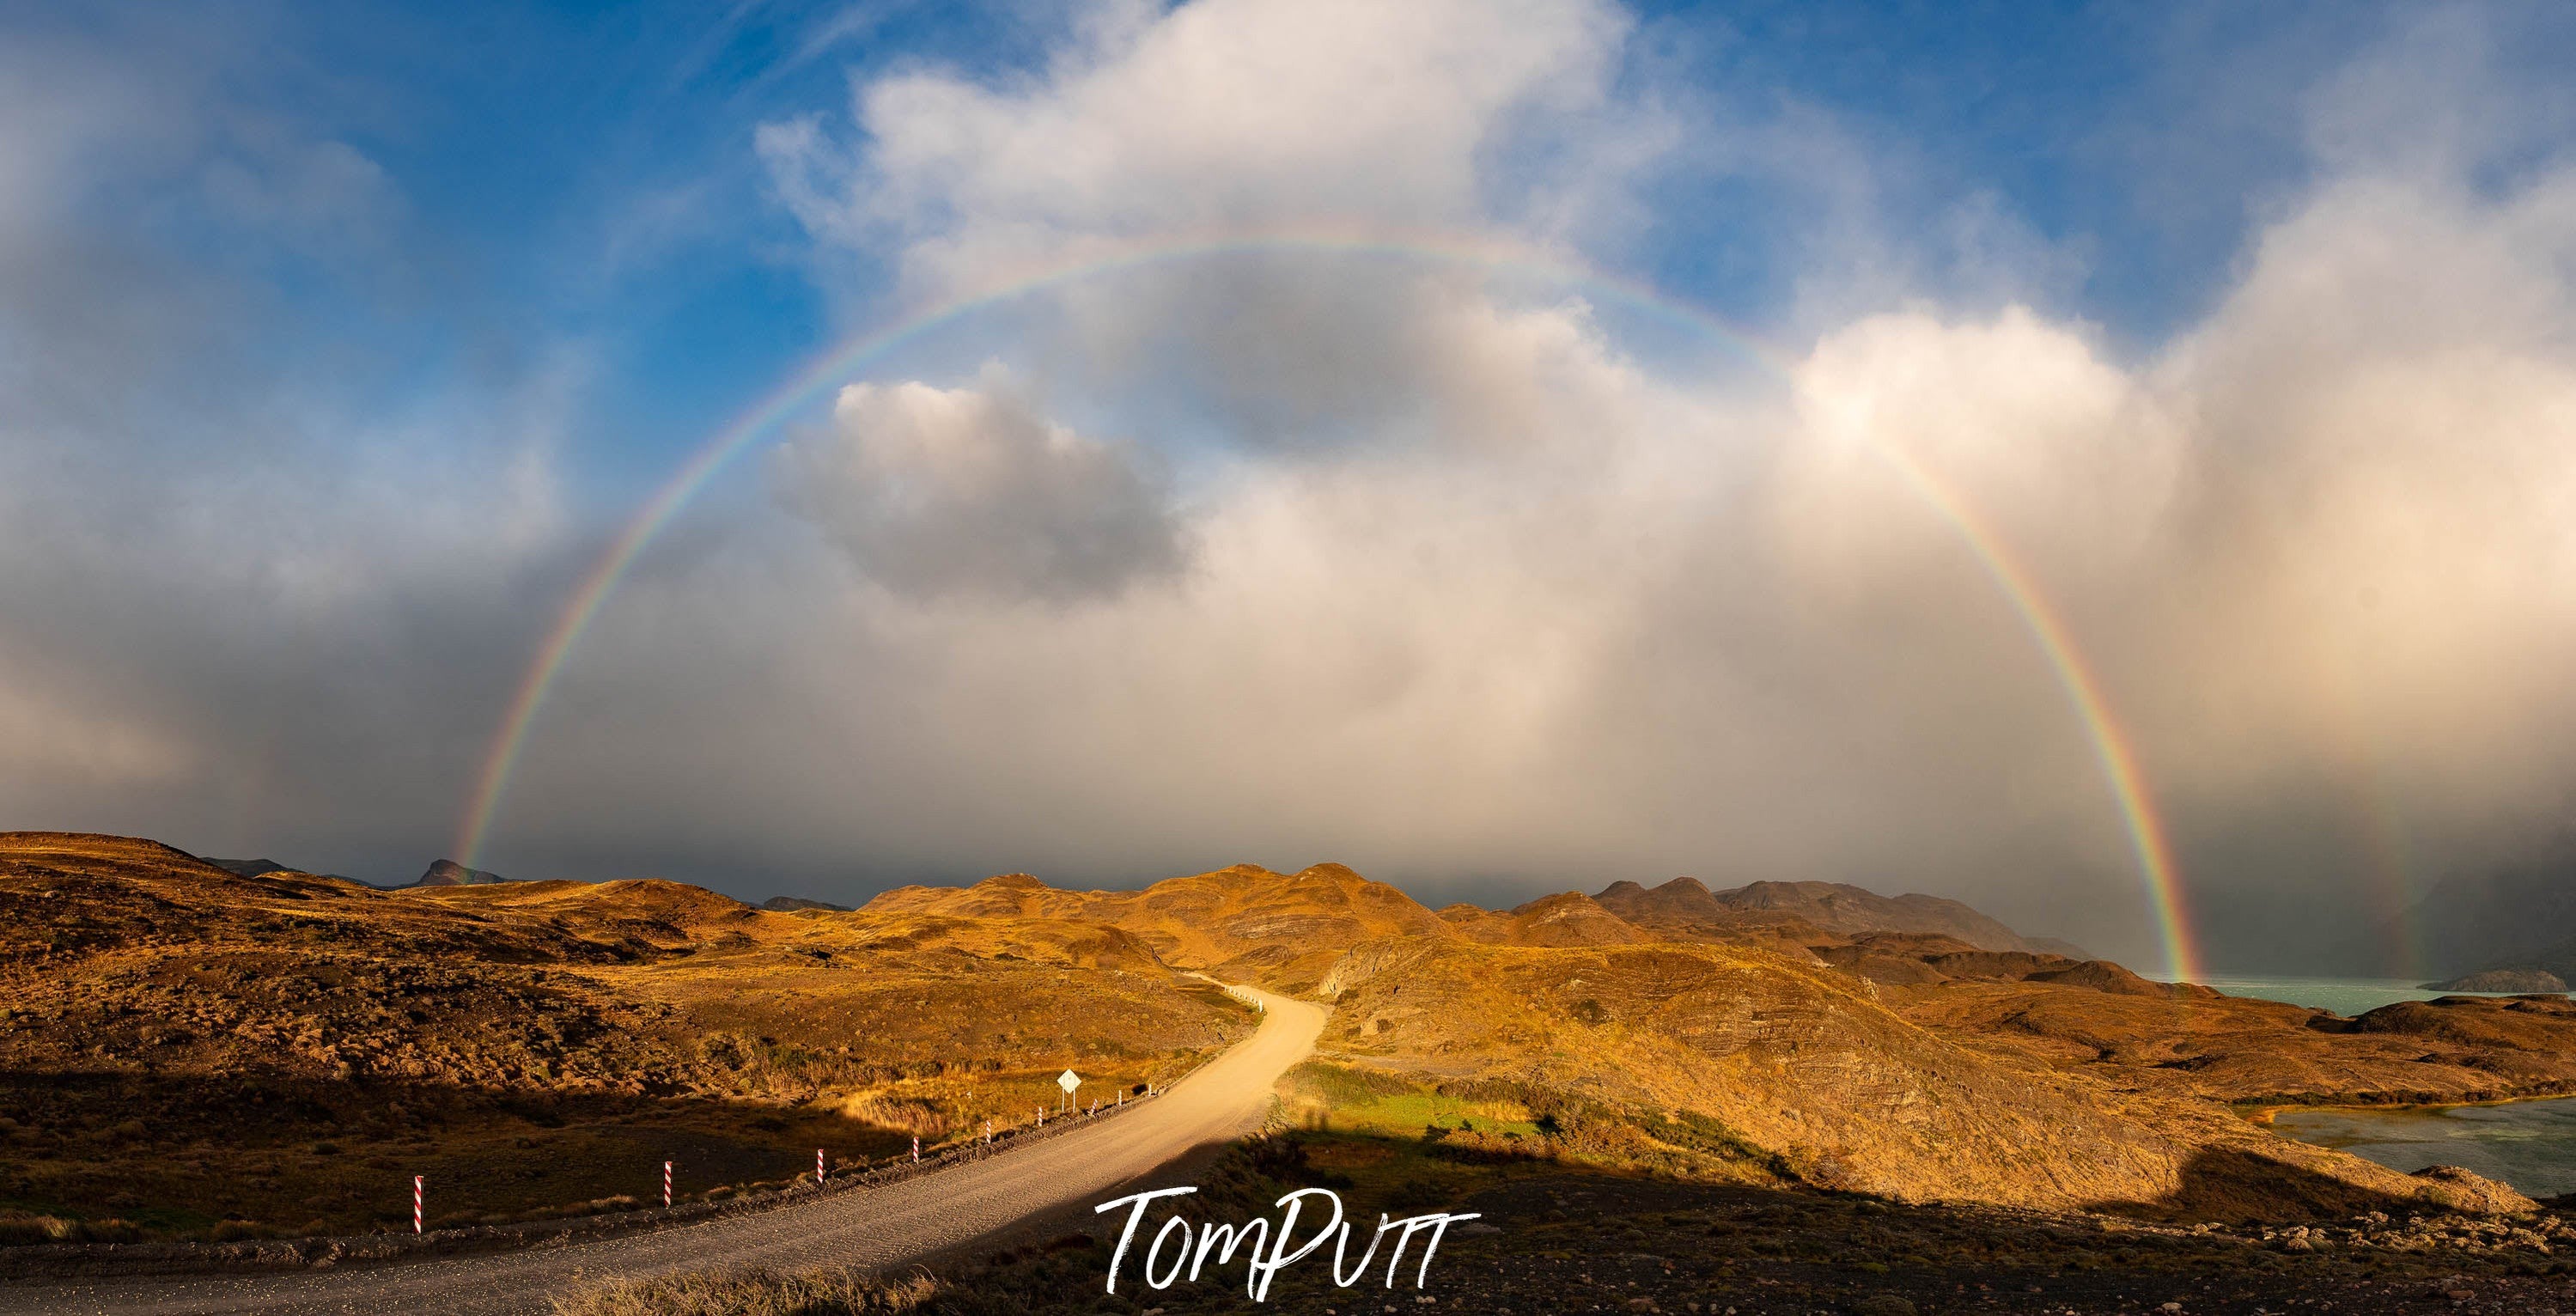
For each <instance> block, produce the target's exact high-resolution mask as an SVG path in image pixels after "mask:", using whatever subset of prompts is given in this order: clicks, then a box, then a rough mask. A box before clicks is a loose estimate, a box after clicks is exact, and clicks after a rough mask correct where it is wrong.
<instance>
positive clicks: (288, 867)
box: [206, 859, 300, 877]
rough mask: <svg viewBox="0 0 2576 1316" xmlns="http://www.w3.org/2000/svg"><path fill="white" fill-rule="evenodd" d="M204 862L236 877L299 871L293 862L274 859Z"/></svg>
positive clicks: (210, 860)
mask: <svg viewBox="0 0 2576 1316" xmlns="http://www.w3.org/2000/svg"><path fill="white" fill-rule="evenodd" d="M206 862H207V863H210V864H213V865H214V866H215V867H217V868H220V869H222V870H224V871H225V872H227V873H231V874H233V875H234V876H236V877H257V876H259V875H260V874H262V873H293V872H298V871H300V870H299V869H297V868H296V867H295V866H294V865H293V864H281V863H279V862H277V861H276V860H274V859H209V860H207V861H206Z"/></svg>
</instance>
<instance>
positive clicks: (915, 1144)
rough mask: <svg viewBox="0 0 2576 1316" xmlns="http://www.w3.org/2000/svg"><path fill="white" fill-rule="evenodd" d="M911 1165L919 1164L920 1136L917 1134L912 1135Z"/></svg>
mask: <svg viewBox="0 0 2576 1316" xmlns="http://www.w3.org/2000/svg"><path fill="white" fill-rule="evenodd" d="M912 1163H913V1164H915V1165H919V1164H921V1135H920V1134H918V1133H916V1134H914V1135H912Z"/></svg>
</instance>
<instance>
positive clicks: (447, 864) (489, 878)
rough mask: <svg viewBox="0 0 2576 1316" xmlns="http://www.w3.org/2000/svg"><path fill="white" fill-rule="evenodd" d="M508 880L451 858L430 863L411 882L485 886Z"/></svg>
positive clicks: (431, 884) (414, 884) (437, 884)
mask: <svg viewBox="0 0 2576 1316" xmlns="http://www.w3.org/2000/svg"><path fill="white" fill-rule="evenodd" d="M509 880H510V879H508V878H506V877H503V876H501V875H500V874H499V873H487V872H484V871H483V870H482V869H480V868H467V867H466V866H465V865H463V864H460V863H458V862H456V861H455V860H453V859H441V860H438V861H436V862H434V863H432V864H431V865H430V866H429V870H428V871H427V872H424V873H422V874H421V875H420V880H419V881H417V882H414V883H412V885H413V886H487V885H490V884H491V883H494V882H507V881H509Z"/></svg>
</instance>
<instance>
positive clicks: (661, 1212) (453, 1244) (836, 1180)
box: [0, 1048, 1232, 1279]
mask: <svg viewBox="0 0 2576 1316" xmlns="http://www.w3.org/2000/svg"><path fill="white" fill-rule="evenodd" d="M1228 1049H1229V1050H1230V1049H1232V1048H1228ZM1217 1054H1218V1055H1222V1054H1224V1052H1218V1053H1217ZM1215 1059H1216V1057H1215V1056H1208V1057H1205V1058H1203V1059H1201V1060H1200V1061H1199V1062H1198V1063H1197V1064H1194V1065H1191V1066H1190V1067H1189V1068H1188V1069H1186V1070H1183V1071H1182V1072H1181V1074H1180V1076H1179V1077H1178V1078H1175V1079H1173V1080H1172V1081H1171V1082H1169V1083H1164V1084H1161V1085H1159V1086H1153V1087H1150V1088H1149V1089H1148V1090H1147V1092H1146V1093H1145V1095H1143V1096H1141V1097H1138V1098H1136V1099H1135V1100H1133V1101H1128V1102H1125V1103H1123V1104H1120V1105H1114V1106H1104V1107H1102V1108H1101V1109H1100V1110H1099V1112H1098V1113H1096V1114H1094V1113H1089V1112H1085V1113H1081V1114H1071V1115H1065V1116H1062V1117H1059V1118H1057V1119H1054V1120H1050V1121H1048V1122H1046V1123H1045V1124H1038V1123H1034V1122H1032V1123H1028V1124H1016V1125H1012V1126H1010V1127H1008V1128H1004V1129H1000V1130H997V1131H996V1132H995V1133H994V1135H993V1139H992V1141H990V1142H985V1141H983V1140H982V1139H980V1138H977V1139H973V1140H970V1141H968V1142H965V1143H961V1144H954V1145H951V1146H948V1147H945V1148H942V1149H941V1150H939V1151H938V1152H936V1153H934V1154H931V1155H928V1156H924V1157H922V1158H921V1159H920V1160H919V1161H914V1160H911V1159H910V1158H908V1157H903V1158H898V1159H896V1160H894V1161H890V1162H887V1163H883V1164H879V1165H875V1166H871V1167H869V1168H867V1169H863V1170H858V1171H856V1172H853V1173H849V1174H844V1175H839V1176H835V1177H832V1178H829V1179H826V1180H824V1181H823V1182H821V1183H819V1184H818V1183H815V1182H813V1181H811V1180H808V1179H805V1178H804V1177H803V1176H802V1175H799V1176H798V1181H797V1182H796V1183H794V1184H792V1185H789V1186H788V1187H785V1188H774V1189H768V1190H765V1191H760V1192H749V1193H741V1194H738V1195H735V1196H732V1197H727V1198H723V1199H719V1200H715V1201H696V1202H682V1203H678V1204H675V1205H672V1206H655V1207H645V1208H642V1209H639V1210H633V1211H615V1212H603V1213H600V1214H597V1215H578V1216H564V1217H562V1218H559V1219H554V1220H530V1221H523V1222H519V1223H516V1224H506V1225H468V1226H464V1227H460V1228H450V1229H433V1230H429V1231H428V1232H426V1233H420V1234H412V1233H378V1234H352V1235H341V1236H336V1237H315V1238H271V1239H244V1240H240V1241H236V1242H230V1243H200V1242H194V1241H175V1240H174V1241H167V1242H144V1243H34V1244H22V1245H20V1246H17V1247H9V1248H0V1277H6V1278H12V1279H16V1278H29V1279H33V1278H55V1277H63V1276H81V1275H109V1274H112V1275H156V1274H206V1273H210V1272H222V1273H231V1272H259V1271H286V1270H311V1269H320V1268H325V1267H332V1266H339V1265H344V1264H350V1263H358V1264H367V1263H380V1262H396V1261H405V1260H411V1259H415V1258H428V1257H440V1256H458V1255H465V1254H469V1253H481V1252H506V1251H512V1250H515V1249H519V1248H529V1247H543V1246H549V1245H565V1244H573V1243H581V1242H588V1241H590V1240H592V1239H595V1238H609V1237H614V1236H617V1235H621V1234H629V1233H638V1232H643V1231H647V1230H653V1229H660V1228H663V1227H666V1226H670V1225H678V1224H687V1223H691V1222H695V1221H701V1220H711V1219H720V1218H722V1217H725V1216H734V1215H751V1214H756V1213H758V1212H762V1211H772V1210H778V1209H781V1208H785V1207H790V1206H797V1205H801V1204H805V1203H810V1202H817V1201H821V1200H823V1199H825V1198H830V1197H838V1196H840V1195H842V1194H845V1193H853V1192H864V1191H867V1190H869V1189H875V1188H884V1187H887V1186H889V1185H892V1184H898V1183H903V1182H906V1181H908V1180H912V1179H918V1178H922V1177H924V1176H926V1175H933V1174H938V1173H940V1172H941V1171H944V1170H949V1169H954V1168H956V1167H957V1166H960V1165H967V1164H971V1163H973V1162H976V1161H982V1160H989V1159H991V1158H993V1157H995V1156H999V1155H1001V1154H1003V1153H1004V1152H1007V1151H1010V1150H1012V1149H1014V1148H1018V1147H1024V1146H1030V1145H1033V1144H1035V1143H1039V1142H1044V1141H1046V1140H1048V1139H1050V1138H1060V1137H1063V1136H1065V1135H1067V1134H1070V1133H1074V1132H1076V1131H1078V1130H1081V1129H1085V1128H1090V1127H1093V1126H1095V1125H1097V1124H1099V1123H1100V1122H1101V1121H1103V1120H1108V1119H1115V1118H1117V1117H1118V1116H1120V1115H1123V1114H1125V1113H1127V1112H1128V1111H1131V1110H1142V1109H1144V1108H1146V1107H1147V1106H1150V1105H1151V1104H1153V1101H1154V1099H1155V1098H1158V1097H1160V1096H1162V1095H1163V1094H1165V1093H1167V1092H1169V1091H1170V1090H1171V1089H1172V1087H1173V1086H1174V1085H1175V1084H1179V1083H1182V1082H1186V1081H1188V1079H1189V1077H1190V1075H1192V1074H1195V1073H1197V1072H1199V1070H1201V1069H1204V1068H1206V1067H1207V1065H1208V1064H1209V1063H1210V1062H1211V1061H1213V1060H1215Z"/></svg>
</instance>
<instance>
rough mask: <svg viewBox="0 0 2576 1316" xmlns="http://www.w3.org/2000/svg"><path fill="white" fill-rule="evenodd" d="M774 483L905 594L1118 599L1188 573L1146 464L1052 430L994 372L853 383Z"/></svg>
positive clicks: (1109, 446) (1158, 477) (1133, 452)
mask: <svg viewBox="0 0 2576 1316" xmlns="http://www.w3.org/2000/svg"><path fill="white" fill-rule="evenodd" d="M777 472H778V479H779V486H780V489H781V492H782V495H783V496H784V497H785V499H786V500H787V502H788V505H789V506H791V507H794V508H795V509H796V510H797V511H798V512H800V513H802V514H803V515H804V516H806V517H807V518H808V519H810V520H812V521H813V522H814V523H815V524H816V525H818V526H820V527H821V528H822V529H823V530H824V531H825V533H827V534H829V535H830V536H831V537H832V538H833V539H834V540H836V541H837V542H839V543H840V544H841V546H842V547H844V548H846V549H847V550H848V551H849V552H850V555H851V556H852V558H853V559H854V560H855V561H856V562H857V564H858V566H859V569H860V570H861V571H863V572H865V573H866V574H867V575H868V576H870V577H871V578H873V579H875V580H876V581H877V582H879V583H880V584H883V585H884V586H886V587H887V588H889V589H892V590H894V591H896V592H898V593H901V594H905V595H909V596H914V597H922V598H936V597H941V596H946V595H966V596H979V597H985V598H1001V599H1022V598H1046V599H1059V600H1070V599H1077V598H1086V597H1094V596H1103V595H1115V594H1118V593H1120V592H1122V591H1124V590H1125V589H1126V588H1127V587H1128V586H1130V585H1132V584H1134V583H1136V582H1138V581H1140V580H1150V579H1155V578H1158V577H1164V576H1168V575H1170V574H1172V573H1173V572H1176V571H1178V570H1179V569H1180V568H1181V566H1182V564H1183V562H1184V556H1185V555H1184V551H1183V545H1182V543H1181V538H1180V533H1179V530H1178V528H1177V526H1176V525H1175V523H1174V516H1173V513H1172V510H1171V508H1170V507H1169V506H1168V498H1169V493H1168V490H1167V488H1166V482H1165V480H1164V478H1163V476H1162V473H1161V472H1160V470H1159V469H1158V468H1157V466H1156V464H1155V463H1154V461H1153V459H1152V458H1151V456H1150V455H1149V454H1146V453H1144V452H1141V451H1139V450H1138V449H1136V448H1134V447H1133V446H1131V445H1126V444H1113V443H1104V442H1102V441H1100V440H1097V439H1091V438H1086V437H1084V436H1083V435H1080V434H1076V433H1074V432H1073V431H1072V430H1070V429H1068V428H1066V427H1064V426H1062V425H1057V424H1052V423H1050V422H1048V421H1047V420H1046V418H1045V417H1043V416H1041V415H1039V414H1038V413H1037V412H1036V411H1035V410H1033V409H1032V408H1031V407H1030V405H1029V404H1028V402H1027V401H1026V400H1025V399H1023V398H1020V397H1017V396H1015V395H1014V394H1013V392H1012V390H1011V386H1010V382H1009V380H1008V379H1007V378H1006V377H1004V376H1002V375H999V374H997V373H993V372H988V373H987V375H986V378H985V379H984V381H983V382H982V384H981V385H980V386H979V387H977V388H971V389H940V388H933V387H931V386H929V385H927V384H897V385H892V386H880V385H874V384H853V385H850V386H848V387H847V388H844V389H842V390H841V394H840V397H839V399H838V400H837V401H836V402H835V403H834V404H833V407H832V427H831V429H830V431H829V432H828V433H825V434H822V435H816V436H812V437H809V438H806V439H804V440H802V441H799V442H797V443H795V444H792V445H790V446H788V447H787V448H785V449H783V450H781V451H780V453H779V460H778V463H777Z"/></svg>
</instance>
